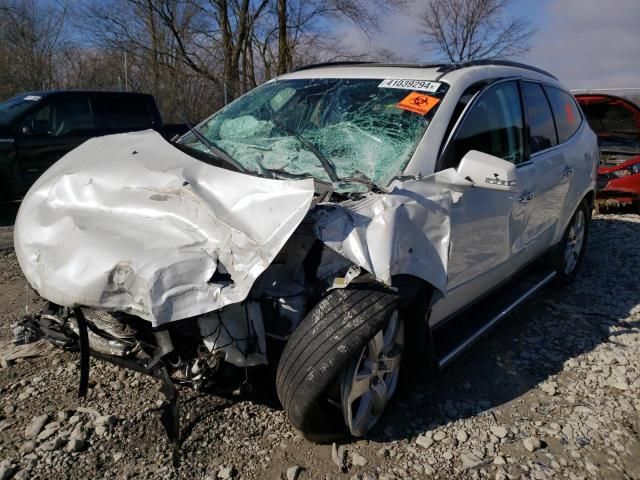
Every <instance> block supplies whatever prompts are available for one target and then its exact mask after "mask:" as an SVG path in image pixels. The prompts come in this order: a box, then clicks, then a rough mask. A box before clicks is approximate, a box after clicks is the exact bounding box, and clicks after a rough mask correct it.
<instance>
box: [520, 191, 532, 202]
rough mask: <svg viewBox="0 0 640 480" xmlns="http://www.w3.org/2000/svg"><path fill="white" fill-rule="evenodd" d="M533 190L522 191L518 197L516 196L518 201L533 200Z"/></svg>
mask: <svg viewBox="0 0 640 480" xmlns="http://www.w3.org/2000/svg"><path fill="white" fill-rule="evenodd" d="M533 197H534V195H533V192H524V193H523V194H522V195H521V196H520V198H518V201H519V202H520V203H529V201H531V200H533Z"/></svg>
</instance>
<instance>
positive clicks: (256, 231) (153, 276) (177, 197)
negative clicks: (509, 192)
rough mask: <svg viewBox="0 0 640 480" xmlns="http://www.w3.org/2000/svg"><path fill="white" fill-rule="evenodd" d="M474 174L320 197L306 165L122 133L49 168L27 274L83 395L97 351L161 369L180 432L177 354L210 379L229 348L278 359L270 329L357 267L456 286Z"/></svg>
mask: <svg viewBox="0 0 640 480" xmlns="http://www.w3.org/2000/svg"><path fill="white" fill-rule="evenodd" d="M465 182H466V180H464V179H462V178H459V177H458V176H457V173H456V172H455V171H454V170H447V171H444V172H439V173H438V174H435V175H431V176H428V177H424V178H421V179H410V180H397V181H395V182H394V183H393V184H392V185H391V186H390V188H389V191H388V193H382V194H375V193H368V194H363V195H361V196H360V198H358V199H352V200H347V201H343V202H340V203H333V202H323V203H319V200H318V199H319V197H318V196H315V198H314V182H313V180H311V179H308V180H273V179H265V178H260V177H256V176H251V175H247V174H244V173H237V172H232V171H229V170H226V169H223V168H218V167H215V166H211V165H208V164H205V163H203V162H201V161H199V160H196V159H194V158H192V157H190V156H189V155H186V154H185V153H183V152H181V151H180V150H177V149H176V148H175V147H173V146H172V145H171V144H169V143H167V142H166V141H165V140H164V139H163V138H162V137H161V136H160V135H158V134H157V133H155V132H153V131H145V132H138V133H128V134H120V135H112V136H107V137H101V138H95V139H92V140H89V141H88V142H86V143H84V144H83V145H82V146H80V147H79V148H77V149H75V150H73V151H72V152H71V153H69V154H68V155H66V156H65V157H63V158H62V159H61V160H59V161H58V162H57V163H56V164H55V165H54V166H53V167H52V168H50V169H49V170H48V171H47V172H45V174H44V175H42V176H41V177H40V179H39V180H38V181H37V182H36V184H35V185H34V186H33V187H32V188H31V190H30V191H29V192H28V194H27V195H26V196H25V198H24V200H23V202H22V205H21V207H20V210H19V212H18V216H17V219H16V224H15V234H14V236H15V240H14V242H15V250H16V255H17V258H18V261H19V263H20V266H21V268H22V270H23V272H24V275H25V277H26V279H27V280H28V282H29V284H30V285H31V286H32V287H33V288H34V289H35V290H36V291H37V292H38V293H39V294H40V295H41V296H42V297H44V298H46V299H47V300H49V301H50V302H51V303H52V304H53V305H54V306H55V308H56V309H57V310H56V311H55V312H53V313H51V314H47V315H48V316H46V318H48V319H49V320H50V324H51V319H54V320H53V330H57V331H60V332H62V331H64V332H67V333H68V334H69V335H70V336H71V337H74V336H75V338H76V339H77V340H79V344H80V350H81V352H82V355H81V358H82V365H83V368H82V382H81V392H80V393H81V394H84V393H86V381H87V379H88V366H89V354H90V350H89V349H91V353H92V354H94V355H97V356H99V357H100V358H104V359H107V360H110V361H112V362H114V363H118V364H119V365H122V366H125V367H128V368H134V369H136V370H138V371H142V372H144V373H148V374H150V375H154V376H157V377H159V378H160V379H161V380H162V381H163V383H164V385H165V393H166V395H167V399H168V400H169V407H168V410H167V412H168V413H167V416H168V418H169V419H170V420H169V421H167V422H166V424H165V426H166V427H167V432H168V433H170V436H171V437H172V438H173V439H174V440H175V444H176V445H177V438H178V432H179V426H178V423H177V408H178V407H177V391H176V389H175V386H174V385H173V381H172V378H171V375H170V372H169V367H175V369H176V370H181V371H183V372H184V375H183V378H186V379H189V380H192V381H196V380H198V381H199V379H202V378H203V377H204V374H203V372H204V371H206V370H207V369H215V368H218V367H219V365H220V364H221V363H223V362H226V363H228V364H231V365H234V366H237V367H243V368H246V367H250V366H256V365H263V364H266V363H268V352H267V350H266V337H268V336H271V337H274V338H280V339H284V340H286V338H287V337H288V335H289V334H290V333H291V331H292V330H293V329H295V327H296V326H297V324H298V323H299V321H300V320H301V318H302V317H303V316H304V315H305V314H306V313H307V312H308V311H309V310H310V309H311V308H312V307H313V306H314V305H315V303H317V301H318V300H319V299H320V298H321V297H322V295H324V294H326V292H327V291H328V290H329V289H331V288H335V287H336V286H338V287H340V286H344V285H346V283H348V280H349V279H350V278H351V277H352V276H353V272H354V271H360V270H364V271H366V272H368V273H369V274H370V275H371V276H372V278H375V281H377V282H380V283H382V284H384V285H387V286H391V285H392V283H393V282H392V279H393V277H394V276H395V275H400V274H408V275H413V276H415V277H418V278H420V279H422V280H424V281H425V282H427V283H429V284H430V285H432V286H433V287H434V288H436V289H437V290H439V291H441V292H442V293H445V292H446V283H447V260H448V249H449V236H450V224H449V217H450V209H451V206H452V204H453V203H454V202H455V201H456V200H457V198H458V197H459V196H460V195H461V188H462V187H461V185H465ZM467 183H469V182H467ZM354 269H355V270H354ZM345 279H346V280H345ZM337 280H341V281H337ZM87 312H88V313H87ZM92 312H93V313H92ZM96 312H111V313H109V315H111V319H110V320H105V319H104V318H103V319H100V318H99V317H100V316H99V315H96ZM85 313H86V314H85ZM44 317H45V316H43V318H44ZM114 319H115V324H114ZM118 322H122V324H123V325H125V327H126V328H131V329H133V330H134V331H135V330H136V329H138V330H139V329H140V324H145V325H146V326H147V327H148V332H147V333H148V337H149V338H147V340H145V341H140V342H139V340H137V339H135V337H134V338H129V337H127V335H128V334H126V333H122V332H115V330H114V329H113V328H112V327H113V325H117V323H118ZM50 326H51V325H50ZM114 332H115V333H114ZM63 338H64V335H63ZM127 342H128V343H127ZM138 342H139V343H138ZM188 357H189V358H191V359H192V360H190V361H185V359H186V358H188ZM174 380H175V378H174Z"/></svg>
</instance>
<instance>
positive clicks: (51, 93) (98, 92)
mask: <svg viewBox="0 0 640 480" xmlns="http://www.w3.org/2000/svg"><path fill="white" fill-rule="evenodd" d="M61 94H65V95H66V94H72V95H74V94H83V95H87V94H90V95H127V96H134V95H135V96H144V97H148V96H150V95H149V94H148V93H142V92H122V91H109V90H39V91H33V92H21V93H19V94H17V95H15V96H14V98H15V97H23V96H26V95H37V96H38V97H42V98H45V97H50V96H54V95H61Z"/></svg>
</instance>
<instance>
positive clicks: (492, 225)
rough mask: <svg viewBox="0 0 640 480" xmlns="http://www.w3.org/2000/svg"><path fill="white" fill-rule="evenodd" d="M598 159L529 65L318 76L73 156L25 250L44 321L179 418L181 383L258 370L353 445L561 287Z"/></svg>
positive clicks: (315, 72) (289, 406)
mask: <svg viewBox="0 0 640 480" xmlns="http://www.w3.org/2000/svg"><path fill="white" fill-rule="evenodd" d="M597 163H598V145H597V140H596V136H595V135H594V133H593V132H592V131H591V130H590V129H589V126H588V125H587V122H586V121H584V118H583V115H582V113H581V111H580V108H579V107H578V105H577V104H576V102H575V100H574V98H573V97H572V96H571V95H570V94H569V93H568V92H567V90H566V89H565V88H564V87H563V86H562V85H561V84H560V83H559V82H558V81H557V80H556V79H555V78H554V77H553V76H552V75H550V74H548V73H546V72H543V71H541V70H538V69H535V68H532V67H528V66H525V65H520V64H515V63H511V62H497V61H495V62H491V61H486V62H471V63H466V64H455V65H381V64H338V65H336V64H329V65H320V66H314V67H311V68H304V69H300V70H298V71H296V72H294V73H290V74H287V75H284V76H281V77H279V78H277V79H274V80H272V81H270V82H268V83H266V84H264V85H262V86H260V87H258V88H256V89H254V90H252V91H251V92H249V93H247V94H246V95H244V96H242V97H240V98H239V99H237V100H236V101H234V102H233V103H231V104H230V105H228V106H227V107H225V108H224V109H222V110H221V111H219V112H218V113H216V114H214V115H213V116H212V117H210V118H209V119H207V120H206V121H204V122H202V123H201V124H200V125H198V126H197V127H196V128H195V129H192V131H191V132H190V133H188V134H187V135H185V136H184V137H183V138H182V139H180V140H179V141H178V142H177V143H176V144H169V143H167V142H166V141H165V140H163V139H162V138H161V137H160V136H159V135H158V134H157V133H155V132H152V131H147V132H140V133H132V134H121V135H113V136H108V137H102V138H97V139H93V140H90V141H88V142H87V143H85V144H84V145H82V146H81V147H79V148H78V149H76V150H74V151H72V152H71V153H70V154H68V155H67V156H66V157H64V158H63V159H61V160H60V161H58V162H57V163H56V164H55V165H54V167H52V168H51V169H50V170H49V171H47V172H46V173H45V174H44V175H43V176H42V177H41V178H40V179H39V180H38V182H37V183H36V184H35V185H34V187H33V188H32V189H31V190H30V192H29V193H28V194H27V196H26V197H25V199H24V201H23V203H22V206H21V208H20V212H19V214H18V219H17V222H16V230H15V245H16V252H17V255H18V259H19V261H20V264H21V266H22V269H23V271H24V273H25V276H26V277H27V279H28V280H29V282H30V284H31V285H32V286H33V287H34V288H35V289H36V290H37V291H38V292H39V293H40V294H41V295H42V296H43V297H45V298H47V299H48V300H50V301H51V306H50V309H49V311H47V312H45V314H43V315H42V317H41V320H40V322H41V324H42V323H43V322H44V325H42V327H43V328H42V330H44V331H45V332H46V331H49V332H51V331H53V332H56V335H58V337H56V338H55V339H54V340H55V341H57V342H58V343H59V344H65V342H62V341H61V340H60V338H67V339H68V340H69V342H73V341H75V339H78V338H79V341H80V343H81V347H83V348H82V349H83V350H84V351H85V352H86V351H87V347H91V350H92V351H93V352H94V353H96V354H99V355H100V356H101V358H106V359H107V360H113V361H117V363H118V364H120V365H125V366H131V367H132V368H136V369H138V370H142V371H146V372H148V373H150V374H154V375H159V376H160V377H161V378H163V381H164V382H165V383H166V385H167V389H165V391H166V392H169V393H168V396H169V399H170V400H171V401H172V402H174V403H173V405H175V396H176V395H177V393H176V390H175V388H173V381H175V380H176V379H179V380H180V381H181V382H186V383H192V384H194V385H196V386H199V385H202V384H205V383H210V382H217V379H218V378H219V375H218V373H219V371H220V370H221V369H222V368H223V367H224V365H235V366H236V367H241V368H243V369H246V368H247V367H254V366H259V365H265V364H268V365H274V366H277V375H276V378H275V381H276V387H277V391H278V396H279V398H280V400H281V402H282V405H283V407H284V408H285V410H286V412H287V414H288V417H289V419H290V421H291V422H292V424H293V425H294V426H295V427H297V428H298V429H299V430H301V431H302V432H303V433H304V434H305V435H306V436H307V437H309V438H313V439H326V438H328V437H330V436H333V435H337V434H338V435H339V434H344V433H350V434H352V435H354V436H363V435H365V434H366V433H367V432H368V431H369V430H370V429H371V428H372V427H373V425H374V424H375V423H376V422H377V420H378V419H379V418H380V416H381V415H382V413H383V410H384V408H385V406H386V405H387V404H388V402H389V401H390V399H391V397H392V395H393V394H394V392H395V391H396V387H397V386H398V385H399V384H400V383H402V382H404V381H406V380H407V379H409V378H410V377H411V375H412V374H414V373H415V372H416V371H419V370H428V369H430V368H431V367H433V366H437V367H444V366H445V365H446V364H447V363H448V362H449V361H451V360H452V359H453V358H454V357H456V356H457V355H458V354H459V353H461V352H462V351H464V350H465V349H466V348H467V347H468V346H469V345H471V343H473V341H474V340H475V339H477V338H478V337H479V336H480V334H482V333H483V332H485V331H486V330H488V329H489V328H490V327H491V326H492V325H494V324H495V323H496V322H497V321H499V320H500V319H501V318H503V317H504V316H505V315H507V314H508V313H509V312H511V311H512V310H513V309H514V308H515V307H516V306H518V305H519V304H521V303H522V302H523V301H524V300H525V299H526V298H528V297H529V296H530V295H532V294H533V293H535V292H536V291H537V290H539V289H540V288H541V287H543V286H544V285H545V284H547V283H548V282H550V281H551V280H554V279H555V280H556V281H560V282H566V281H569V280H571V279H572V278H573V277H574V276H575V275H576V271H577V268H578V265H579V263H580V260H581V258H582V256H583V252H584V246H585V241H586V236H587V231H588V222H589V219H590V212H591V206H592V204H593V199H594V187H595V175H596V165H597ZM87 325H88V326H89V333H88V335H85V334H84V333H83V332H86V327H87ZM54 337H55V335H54ZM83 339H84V340H83ZM87 342H88V344H87ZM67 344H68V343H67ZM83 345H84V346H83ZM280 353H281V355H280ZM87 358H88V356H87V355H85V361H84V362H83V365H84V368H83V371H84V378H85V380H84V381H85V382H86V375H87V372H86V370H87V369H88V360H86V359H87ZM159 372H160V373H159ZM274 373H275V372H274ZM249 379H251V377H249ZM174 410H175V409H174ZM174 413H175V411H174Z"/></svg>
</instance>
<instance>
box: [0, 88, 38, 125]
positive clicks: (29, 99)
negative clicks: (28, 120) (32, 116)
mask: <svg viewBox="0 0 640 480" xmlns="http://www.w3.org/2000/svg"><path fill="white" fill-rule="evenodd" d="M40 99H41V97H39V96H37V95H27V96H26V97H25V96H20V97H14V98H11V99H9V100H7V101H6V102H3V103H0V125H9V124H10V123H11V121H12V120H13V119H14V118H16V117H17V116H18V115H20V114H21V113H22V112H24V111H26V110H27V109H28V108H29V107H31V106H33V104H34V102H37V101H38V100H40Z"/></svg>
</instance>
